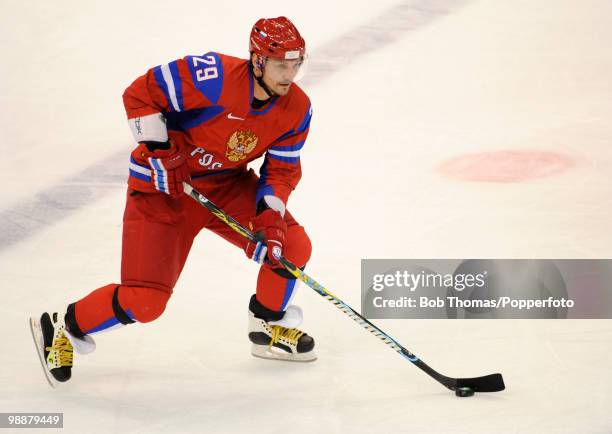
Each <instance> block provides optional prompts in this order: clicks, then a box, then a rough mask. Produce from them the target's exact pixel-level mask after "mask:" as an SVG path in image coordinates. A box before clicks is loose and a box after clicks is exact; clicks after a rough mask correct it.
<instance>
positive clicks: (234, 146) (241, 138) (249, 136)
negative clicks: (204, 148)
mask: <svg viewBox="0 0 612 434" xmlns="http://www.w3.org/2000/svg"><path fill="white" fill-rule="evenodd" d="M258 141H259V138H258V137H257V136H256V135H255V134H254V133H253V132H251V131H243V130H238V131H234V133H233V134H232V135H231V137H230V138H229V140H228V142H227V150H226V151H225V156H226V157H227V159H228V160H230V161H233V162H236V161H240V160H244V159H245V158H246V157H247V155H248V154H249V153H250V152H251V151H253V149H255V146H257V142H258Z"/></svg>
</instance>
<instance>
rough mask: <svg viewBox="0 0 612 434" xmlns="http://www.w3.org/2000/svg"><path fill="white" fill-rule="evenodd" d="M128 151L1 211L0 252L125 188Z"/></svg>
mask: <svg viewBox="0 0 612 434" xmlns="http://www.w3.org/2000/svg"><path fill="white" fill-rule="evenodd" d="M127 170H128V169H127V154H126V153H124V152H121V153H118V154H115V155H112V156H111V157H108V158H106V159H104V160H103V161H100V162H98V163H95V164H93V165H92V166H90V167H87V168H86V169H85V170H83V171H82V172H80V173H78V174H77V175H75V176H73V177H71V178H67V179H65V180H64V181H63V182H61V183H58V184H55V185H52V186H50V187H48V188H46V189H44V190H42V191H40V192H38V193H36V194H34V195H32V196H28V197H26V198H24V199H23V200H22V201H20V202H19V203H17V204H15V205H13V206H12V207H11V208H9V209H6V210H4V211H1V212H0V251H2V250H4V249H6V248H8V247H10V246H12V245H13V244H15V243H17V242H19V241H22V240H24V239H26V238H28V237H30V236H32V235H34V234H36V233H37V232H39V231H40V230H42V229H44V228H46V227H49V226H51V225H53V224H54V223H56V222H58V221H61V220H63V219H65V218H67V217H69V216H70V215H72V214H73V213H74V212H76V211H78V210H79V209H81V208H82V207H84V206H86V205H87V204H90V203H92V202H95V201H97V200H100V199H101V198H102V197H103V196H105V195H106V194H107V193H109V192H111V191H117V189H119V188H124V186H125V185H126V179H127Z"/></svg>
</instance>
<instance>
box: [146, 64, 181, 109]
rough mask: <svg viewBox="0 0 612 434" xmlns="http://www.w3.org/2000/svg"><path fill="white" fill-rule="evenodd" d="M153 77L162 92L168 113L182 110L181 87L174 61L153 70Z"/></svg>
mask: <svg viewBox="0 0 612 434" xmlns="http://www.w3.org/2000/svg"><path fill="white" fill-rule="evenodd" d="M153 75H154V76H155V81H156V82H157V85H158V86H159V88H160V89H161V90H162V91H163V92H164V95H165V96H166V100H167V102H168V107H169V108H170V111H175V112H180V111H182V110H183V92H182V90H183V85H182V82H181V77H180V76H179V73H178V65H177V63H176V61H174V62H171V63H169V64H165V65H159V66H156V67H155V68H153Z"/></svg>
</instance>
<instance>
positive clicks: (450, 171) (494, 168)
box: [437, 149, 580, 182]
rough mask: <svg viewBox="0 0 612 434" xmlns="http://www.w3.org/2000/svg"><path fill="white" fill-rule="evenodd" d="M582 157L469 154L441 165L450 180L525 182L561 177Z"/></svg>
mask: <svg viewBox="0 0 612 434" xmlns="http://www.w3.org/2000/svg"><path fill="white" fill-rule="evenodd" d="M579 164H580V161H579V159H578V158H575V157H572V156H570V155H567V154H563V153H560V152H552V151H541V150H535V149H523V150H518V149H517V150H502V151H489V152H480V153H475V154H465V155H460V156H458V157H454V158H452V159H450V160H447V161H445V162H443V163H442V164H441V165H440V166H438V169H437V171H438V172H439V173H440V174H441V175H443V176H445V177H448V178H453V179H457V180H460V181H472V182H523V181H530V180H534V179H539V178H547V177H551V176H555V175H560V174H562V173H565V172H566V171H568V170H570V169H572V168H574V167H576V166H578V165H579Z"/></svg>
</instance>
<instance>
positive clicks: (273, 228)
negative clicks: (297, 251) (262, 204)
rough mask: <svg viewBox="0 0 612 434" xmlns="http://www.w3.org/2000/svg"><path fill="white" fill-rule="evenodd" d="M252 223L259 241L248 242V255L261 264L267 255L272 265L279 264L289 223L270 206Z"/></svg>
mask: <svg viewBox="0 0 612 434" xmlns="http://www.w3.org/2000/svg"><path fill="white" fill-rule="evenodd" d="M251 223H252V226H253V232H255V235H256V237H257V241H256V242H251V241H250V242H249V243H248V244H247V246H246V254H247V256H248V257H249V258H251V259H252V260H254V261H255V262H257V263H259V264H262V263H263V262H264V260H265V258H266V257H267V258H268V262H269V264H270V265H272V266H274V265H278V261H279V259H280V258H281V256H282V255H283V244H284V243H285V237H286V235H287V223H285V220H283V217H282V216H281V213H280V212H278V211H275V210H273V209H270V208H268V209H266V210H264V211H263V212H261V213H260V214H257V216H255V218H254V219H253V221H252V222H251Z"/></svg>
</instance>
